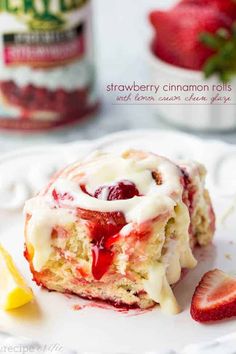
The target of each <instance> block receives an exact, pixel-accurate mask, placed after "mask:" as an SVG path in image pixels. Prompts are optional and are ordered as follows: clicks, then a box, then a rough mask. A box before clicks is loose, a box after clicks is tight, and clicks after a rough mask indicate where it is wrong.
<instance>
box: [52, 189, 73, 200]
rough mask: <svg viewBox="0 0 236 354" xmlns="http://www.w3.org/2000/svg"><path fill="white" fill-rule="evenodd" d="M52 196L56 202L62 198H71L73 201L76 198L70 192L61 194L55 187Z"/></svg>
mask: <svg viewBox="0 0 236 354" xmlns="http://www.w3.org/2000/svg"><path fill="white" fill-rule="evenodd" d="M52 196H53V199H54V200H55V201H56V202H59V201H60V200H71V201H73V200H74V198H73V197H72V195H70V194H69V193H63V194H61V193H59V192H57V191H56V189H55V188H54V189H53V191H52Z"/></svg>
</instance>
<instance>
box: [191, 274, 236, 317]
mask: <svg viewBox="0 0 236 354" xmlns="http://www.w3.org/2000/svg"><path fill="white" fill-rule="evenodd" d="M190 312H191V316H192V318H193V319H194V320H195V321H198V322H209V321H218V320H222V319H225V318H229V317H233V316H236V279H235V278H233V277H231V276H229V275H228V274H226V273H224V272H222V271H221V270H219V269H215V270H211V271H209V272H208V273H206V274H205V275H204V276H203V278H202V279H201V281H200V283H199V284H198V286H197V288H196V290H195V293H194V295H193V298H192V303H191V309H190Z"/></svg>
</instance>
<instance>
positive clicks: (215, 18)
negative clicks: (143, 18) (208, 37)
mask: <svg viewBox="0 0 236 354" xmlns="http://www.w3.org/2000/svg"><path fill="white" fill-rule="evenodd" d="M150 21H151V23H152V25H153V26H154V28H155V30H156V34H157V37H156V39H155V40H154V42H153V45H152V50H153V52H154V54H156V55H157V56H158V57H159V58H160V59H162V60H164V61H166V62H168V63H170V64H173V65H176V66H179V67H183V68H187V69H192V70H201V69H202V67H203V65H204V64H205V62H206V60H207V59H208V58H209V57H210V56H212V55H213V54H214V53H215V51H214V50H213V49H210V48H208V47H206V46H205V45H204V44H203V43H201V41H200V35H201V34H202V33H210V34H215V33H216V32H217V30H219V28H222V27H224V28H230V26H231V20H230V19H229V17H228V16H227V15H225V14H223V13H220V12H219V11H217V10H215V9H214V8H212V7H211V6H205V7H201V6H192V5H191V4H186V5H182V6H177V7H174V8H172V9H171V10H169V11H154V12H152V13H151V14H150Z"/></svg>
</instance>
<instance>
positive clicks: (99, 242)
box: [77, 208, 127, 280]
mask: <svg viewBox="0 0 236 354" xmlns="http://www.w3.org/2000/svg"><path fill="white" fill-rule="evenodd" d="M77 214H78V216H79V217H80V218H81V219H84V220H88V221H89V223H90V235H91V238H92V244H93V247H92V254H93V264H92V273H93V276H94V278H95V279H96V280H100V279H101V278H102V276H103V275H104V274H105V273H106V272H107V271H108V269H109V267H110V265H111V264H112V261H113V256H114V254H113V252H112V250H111V248H112V245H113V242H110V243H109V242H108V241H109V240H110V239H113V238H114V236H115V235H117V239H118V234H119V232H120V230H121V229H122V228H123V227H124V226H125V225H126V224H127V222H126V220H125V217H124V215H123V213H121V212H112V213H103V212H98V211H91V210H85V209H80V208H78V209H77Z"/></svg>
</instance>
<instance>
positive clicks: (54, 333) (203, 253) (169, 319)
mask: <svg viewBox="0 0 236 354" xmlns="http://www.w3.org/2000/svg"><path fill="white" fill-rule="evenodd" d="M127 147H132V148H141V149H146V150H151V151H154V152H158V153H160V154H163V155H166V156H169V157H172V158H173V157H174V158H180V157H183V158H191V159H197V160H199V161H202V162H203V163H205V164H206V166H207V168H208V171H209V176H208V179H207V184H208V187H209V189H210V191H211V195H212V197H213V203H214V207H215V210H216V213H217V217H218V227H217V232H216V236H215V239H214V244H213V245H212V246H209V247H207V248H206V249H201V250H199V251H198V256H199V258H200V261H199V265H198V266H197V268H196V269H194V270H193V271H191V272H189V273H188V274H187V276H186V277H185V278H184V279H183V280H182V281H181V282H180V283H179V284H178V285H177V286H176V287H175V290H174V292H175V294H176V297H177V299H178V300H179V302H180V304H181V306H182V308H183V311H182V313H180V314H179V315H177V316H168V315H165V314H163V313H161V311H160V310H159V309H158V308H155V309H154V310H152V311H148V312H146V313H143V314H139V315H135V314H136V312H132V311H131V312H130V313H129V314H125V313H120V312H116V311H113V310H106V309H99V308H93V307H87V308H85V309H83V310H80V311H75V310H74V309H73V306H74V305H76V304H81V303H84V301H83V300H80V299H79V298H77V297H72V298H68V297H66V296H65V295H61V294H57V293H55V292H48V291H46V290H42V289H40V288H38V287H37V286H36V285H35V284H34V283H33V282H31V274H30V272H29V269H28V265H27V262H26V261H25V260H24V258H23V245H24V238H23V218H22V204H23V202H24V200H25V198H28V197H29V196H30V195H31V194H32V193H35V191H36V190H38V189H40V188H41V186H42V185H44V184H45V183H46V182H47V180H48V178H49V176H50V175H51V174H52V173H53V172H54V170H55V169H58V168H59V167H61V166H64V165H65V164H68V163H71V162H72V161H74V160H76V159H78V158H80V157H81V156H84V155H85V154H87V153H88V152H90V151H91V150H94V149H104V150H121V149H124V148H127ZM235 166H236V147H235V146H232V145H226V144H223V143H221V142H216V141H214V142H203V141H201V140H199V139H197V138H195V137H192V136H189V135H185V134H180V133H174V132H164V131H160V132H151V131H135V132H133V131H130V132H123V133H117V134H113V135H110V136H107V137H105V138H102V139H99V140H96V141H91V142H88V141H85V142H83V141H82V142H78V143H73V144H69V145H57V146H55V145H53V146H47V147H40V148H34V149H30V150H24V151H20V152H16V153H13V154H7V155H4V156H2V157H1V158H0V240H1V242H2V244H3V245H4V246H5V247H6V248H7V249H8V250H9V251H10V252H11V254H12V255H13V256H14V259H15V260H16V263H17V265H18V266H19V268H20V269H21V271H22V272H23V274H24V275H25V276H26V278H27V279H28V281H29V283H31V286H32V287H33V290H34V293H35V296H36V299H37V303H36V304H29V305H27V306H25V307H23V308H21V309H18V310H15V311H12V312H9V313H5V312H3V311H2V312H0V329H2V330H4V331H7V332H10V333H12V334H15V335H23V336H28V337H30V338H33V339H35V340H38V341H41V342H45V343H61V344H62V345H65V346H66V347H69V348H73V349H75V350H77V351H79V352H83V351H85V352H104V353H135V354H137V353H142V352H155V353H163V352H165V351H167V350H170V349H172V350H174V351H181V350H183V348H184V347H186V346H187V345H190V344H192V343H199V342H204V341H209V340H210V341H211V340H214V339H216V338H218V337H219V336H224V335H226V334H228V333H231V332H233V331H234V330H235V328H236V327H235V321H234V320H229V321H223V322H221V323H216V324H211V325H201V324H198V323H197V322H194V321H193V320H192V319H191V317H190V314H189V304H190V301H191V296H192V294H193V291H194V289H195V286H196V284H197V283H198V281H199V279H200V277H201V275H202V274H203V273H204V272H206V271H208V270H209V269H213V268H215V267H219V268H220V269H222V270H224V271H226V272H228V273H230V274H235V275H236V214H235V213H234V212H233V208H231V209H232V210H231V211H232V212H231V213H230V215H229V216H228V218H227V220H225V222H224V223H222V222H221V221H220V219H221V217H222V215H223V213H224V212H225V211H226V210H227V209H228V208H230V207H231V206H232V205H233V202H234V198H235V195H236V168H235ZM231 339H232V338H231ZM234 343H235V342H234ZM224 345H225V343H224ZM234 345H235V344H234ZM234 348H235V347H234ZM193 352H194V351H191V353H193ZM189 353H190V351H189ZM189 353H188V354H189ZM196 353H200V349H199V351H196ZM204 353H206V352H204ZM209 353H213V351H210V352H209ZM219 353H221V352H219ZM225 353H226V352H225ZM230 353H231V352H230ZM232 353H233V351H232Z"/></svg>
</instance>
